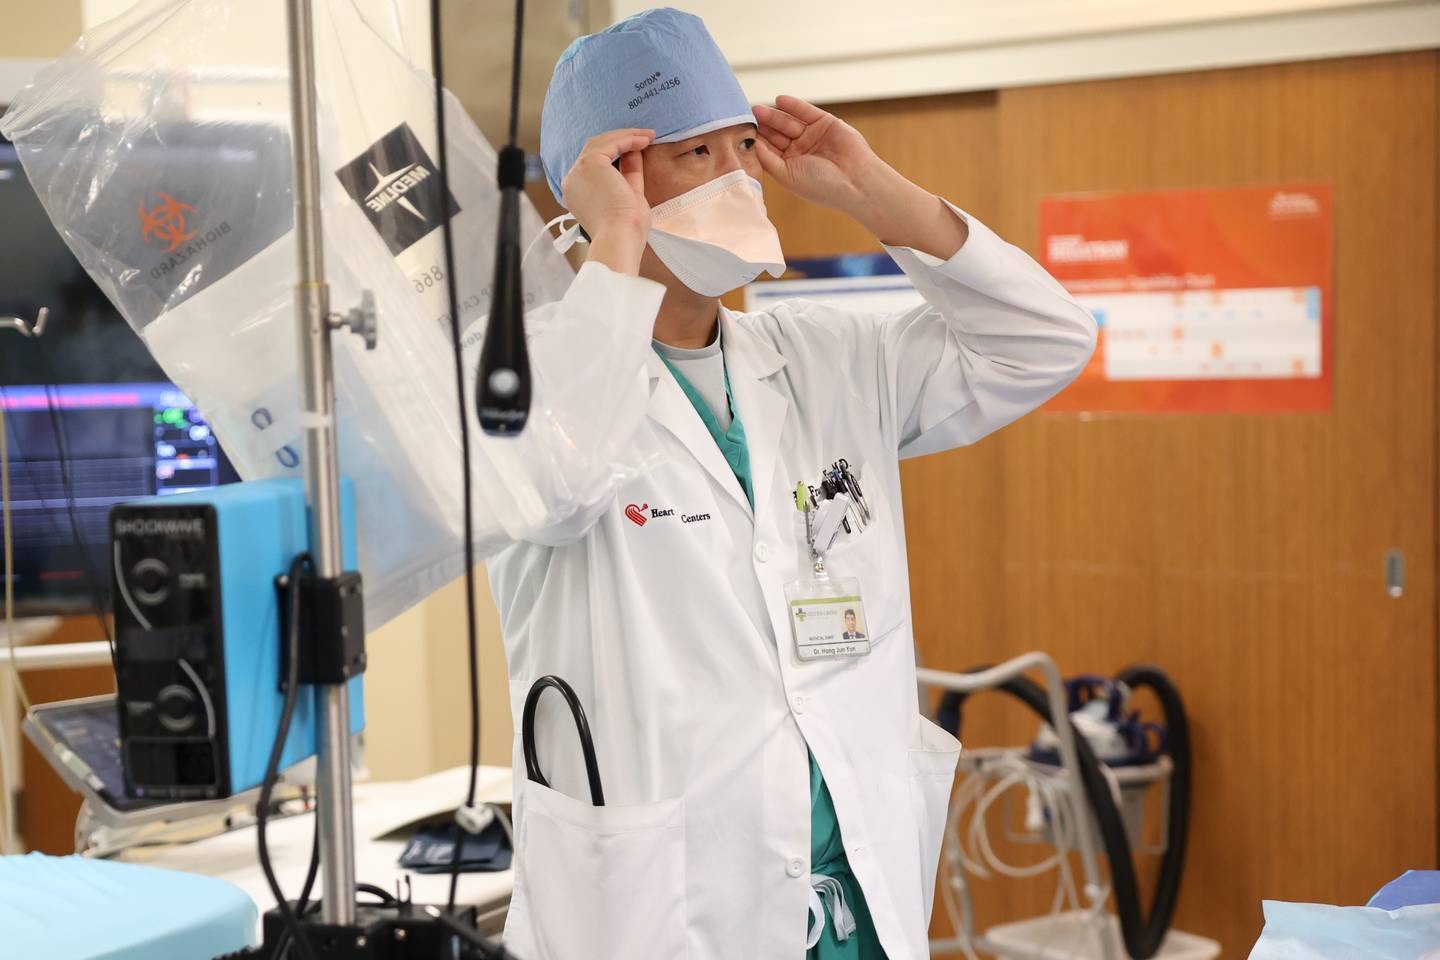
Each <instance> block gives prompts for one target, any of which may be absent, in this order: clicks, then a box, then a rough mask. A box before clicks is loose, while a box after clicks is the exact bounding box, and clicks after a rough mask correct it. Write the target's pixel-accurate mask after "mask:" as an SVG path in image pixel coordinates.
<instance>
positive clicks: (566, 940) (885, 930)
mask: <svg viewBox="0 0 1440 960" xmlns="http://www.w3.org/2000/svg"><path fill="white" fill-rule="evenodd" d="M958 212H959V211H958V210H957V213H958ZM967 219H968V221H969V224H970V236H969V240H968V241H967V242H966V244H965V245H964V247H963V248H962V249H961V250H960V251H959V252H958V253H957V254H956V255H955V256H954V257H952V258H951V259H950V260H949V261H941V260H939V259H938V258H935V257H931V256H929V255H927V254H924V253H921V252H918V251H914V250H910V249H892V250H890V251H889V252H890V254H891V256H893V257H894V258H895V260H896V262H897V263H899V265H900V266H901V268H902V269H903V270H904V271H905V273H906V274H907V275H908V276H909V278H910V279H911V280H912V281H913V282H914V284H915V286H916V288H917V289H918V290H919V291H920V293H921V294H922V295H923V296H924V298H925V300H926V305H925V306H922V307H918V308H916V309H914V310H912V311H910V312H908V313H906V314H904V315H899V316H876V315H857V314H852V313H847V312H844V311H841V310H837V309H833V308H829V307H824V306H820V305H818V304H813V303H805V302H792V303H784V304H780V305H778V306H776V307H775V309H774V310H773V312H767V313H754V314H736V313H733V312H730V311H724V312H723V313H722V316H721V333H722V336H723V344H724V352H725V361H726V365H727V368H728V370H729V375H730V383H731V387H732V391H733V395H734V402H735V405H736V408H737V412H738V415H739V417H740V419H741V421H742V422H743V423H744V427H745V434H746V437H747V440H748V444H749V451H750V462H751V470H752V474H753V478H754V486H755V510H754V513H753V515H752V512H751V509H750V506H749V505H748V503H747V502H746V498H745V495H744V493H743V491H742V490H741V488H740V486H739V484H737V483H736V480H735V477H734V475H733V474H732V472H731V470H730V467H729V466H728V465H727V464H726V462H725V460H724V459H723V458H722V456H721V454H720V452H719V450H718V449H717V448H716V445H715V442H714V441H713V440H712V439H711V437H710V435H709V433H708V432H707V431H706V429H705V427H704V425H703V424H702V423H701V421H700V418H699V417H698V416H697V415H696V413H695V411H694V409H693V408H692V406H691V404H690V401H689V400H688V399H687V398H686V396H685V394H684V393H683V392H682V391H681V389H680V387H679V386H678V385H677V384H676V382H675V380H674V378H673V377H672V376H671V375H670V374H669V372H668V371H667V370H666V368H665V366H664V364H663V363H662V362H661V361H660V360H659V358H658V357H656V356H655V355H654V353H653V351H652V350H651V348H650V331H651V327H652V324H653V321H654V317H655V312H656V310H657V309H658V307H659V303H660V299H661V292H662V291H661V288H660V287H659V286H658V285H657V284H654V283H651V282H649V281H645V280H640V279H636V278H633V277H627V276H621V275H617V274H615V273H613V272H611V271H610V270H608V269H607V268H605V267H604V266H601V265H599V264H587V265H585V266H584V267H583V268H582V269H581V270H580V272H579V274H578V276H577V277H576V279H575V282H574V285H573V286H572V287H571V289H570V290H569V292H568V294H567V295H566V297H565V299H564V300H563V301H561V302H560V303H558V304H552V305H550V306H547V307H545V308H542V310H541V311H539V312H538V314H539V315H538V316H536V318H535V322H534V323H533V324H532V331H534V335H535V336H537V337H549V336H561V337H563V336H565V335H566V334H565V330H566V329H567V328H569V329H572V330H583V329H584V328H585V326H586V325H588V324H596V323H604V324H615V325H624V329H625V330H626V333H625V336H624V337H622V338H617V340H616V345H615V347H614V349H613V351H612V353H611V355H606V356H583V357H575V358H574V362H576V363H583V364H591V363H598V364H605V365H606V366H607V367H608V368H609V369H611V370H613V371H614V377H613V380H611V381H610V388H611V389H613V390H614V391H617V395H618V394H619V393H620V392H625V391H644V394H643V398H644V399H645V400H646V402H645V403H643V404H630V403H624V402H619V401H618V400H617V399H616V398H597V402H600V403H604V404H605V405H607V406H612V407H614V408H616V409H629V408H635V409H637V410H642V411H643V413H640V414H637V416H636V417H635V418H634V419H633V421H627V422H618V423H615V424H614V425H613V426H614V429H615V430H616V431H626V432H628V433H629V434H630V435H632V436H633V442H634V443H635V444H637V445H639V447H641V448H643V449H645V450H646V451H647V453H646V463H647V464H648V465H649V466H648V469H647V470H646V471H645V472H644V473H643V475H639V476H635V477H633V478H632V479H628V480H623V481H620V482H618V483H611V484H608V485H601V486H602V487H604V493H603V494H602V495H601V496H598V497H595V498H593V500H592V501H591V502H586V503H581V504H576V503H563V504H554V505H553V507H554V510H553V516H554V517H556V520H555V522H554V523H553V524H548V525H542V526H541V527H540V528H537V529H535V530H534V531H533V532H532V533H531V534H529V535H528V536H527V539H526V540H524V541H521V542H516V543H514V544H512V545H510V546H507V547H505V548H504V549H503V550H502V551H501V552H500V553H498V554H497V555H496V556H494V557H493V558H492V559H491V560H490V564H489V570H490V580H491V585H492V588H493V591H494V594H495V599H496V603H497V605H498V607H499V610H500V615H501V621H502V626H503V630H504V634H505V642H506V650H507V655H508V660H509V671H510V698H511V704H512V707H513V709H514V713H515V729H516V745H515V773H516V787H515V799H516V808H515V814H516V829H517V837H516V840H517V846H518V848H519V849H518V856H517V860H516V877H515V893H514V899H513V901H512V904H511V908H510V914H509V919H508V922H507V925H506V943H507V946H508V947H509V948H510V949H511V950H513V951H514V952H515V954H516V955H517V956H518V957H520V958H521V960H589V958H596V960H641V958H656V960H661V958H663V960H678V958H689V960H721V958H725V960H736V958H747V960H800V958H802V957H803V956H804V954H805V936H806V927H807V923H808V909H807V905H808V897H809V890H810V885H809V875H810V862H809V855H810V793H809V782H808V765H807V762H806V745H807V744H808V745H809V747H810V749H811V750H812V751H813V752H814V754H815V757H816V759H817V761H818V762H819V764H820V768H821V770H822V771H823V774H824V777H825V780H826V783H827V784H828V785H829V788H830V792H831V794H832V796H833V797H834V802H835V808H836V811H837V813H838V816H839V820H840V825H841V832H842V834H843V836H844V840H845V848H846V851H847V853H848V856H849V860H850V864H851V867H852V869H853V870H854V873H855V875H856V877H857V878H858V880H859V882H860V884H861V886H862V888H863V889H864V891H865V896H866V900H867V902H868V904H869V908H870V912H871V915H872V916H873V918H874V922H875V927H876V930H877V932H878V934H879V938H880V942H881V943H882V944H883V946H884V948H885V951H886V954H887V955H888V956H889V957H890V958H891V960H901V958H913V960H919V958H923V957H928V956H929V952H928V949H927V945H926V939H927V928H928V925H929V918H930V910H931V905H932V903H933V899H934V877H935V873H936V866H937V862H938V858H939V854H940V845H941V835H942V830H943V826H944V821H945V813H946V807H947V804H948V800H949V795H950V788H951V784H952V780H953V776H954V770H955V765H956V761H957V758H958V756H959V750H960V745H959V744H958V743H957V742H956V741H955V740H954V738H952V737H950V736H949V735H948V734H946V733H944V732H943V731H942V730H940V729H939V728H938V727H936V726H935V725H933V724H932V723H930V722H929V721H928V720H926V719H924V718H923V717H921V715H920V713H919V708H918V698H917V693H916V680H915V652H914V646H913V638H912V635H911V628H910V595H909V577H908V574H907V570H906V555H905V532H904V525H903V522H902V517H901V503H900V471H899V460H900V458H901V457H906V456H916V455H919V454H924V453H933V452H935V451H939V450H947V449H950V448H952V447H957V446H961V445H963V444H967V443H972V442H974V441H975V440H978V439H979V438H981V437H982V436H984V435H986V434H988V433H990V432H991V431H993V430H995V429H997V428H999V427H1001V426H1004V425H1005V424H1007V423H1009V422H1011V421H1012V420H1015V419H1016V418H1017V417H1019V416H1021V415H1022V414H1024V413H1026V412H1028V411H1030V410H1032V409H1034V408H1035V407H1037V406H1039V405H1040V404H1041V403H1043V402H1044V401H1045V400H1046V399H1048V398H1049V397H1051V396H1053V395H1054V394H1055V393H1056V392H1057V391H1059V390H1060V389H1061V388H1062V387H1063V386H1065V384H1067V383H1069V382H1070V380H1071V379H1072V378H1074V377H1075V375H1076V374H1077V373H1078V372H1079V371H1080V369H1081V368H1082V367H1083V366H1084V365H1085V362H1086V360H1087V359H1088V358H1089V356H1090V354H1091V351H1092V350H1093V348H1094V343H1095V333H1096V331H1095V324H1094V321H1093V320H1092V319H1091V317H1090V316H1089V315H1088V314H1087V313H1086V312H1085V311H1084V310H1082V309H1081V308H1080V307H1079V306H1077V305H1076V304H1075V303H1074V302H1073V301H1072V300H1071V299H1070V298H1069V297H1068V296H1067V295H1066V293H1065V292H1064V290H1063V289H1062V288H1061V287H1060V286H1059V284H1057V283H1056V282H1055V281H1054V280H1052V279H1051V278H1050V277H1049V276H1048V275H1047V274H1046V273H1045V272H1044V271H1043V270H1041V269H1040V267H1039V266H1038V265H1036V264H1035V263H1034V262H1033V261H1032V260H1031V259H1030V258H1029V257H1027V256H1026V255H1025V254H1024V253H1023V252H1021V251H1020V250H1019V249H1017V248H1015V247H1012V246H1010V245H1008V244H1006V243H1005V242H1003V241H1002V240H1000V239H999V238H998V237H996V236H995V234H993V233H992V232H991V231H990V230H989V229H988V228H986V227H985V226H984V225H983V224H981V223H980V222H979V221H977V220H975V219H973V218H969V217H967ZM532 353H533V351H532ZM547 374H548V375H551V376H557V375H558V376H563V371H558V370H557V371H547ZM582 439H583V438H582ZM582 446H583V445H582ZM575 449H576V450H579V449H581V447H579V446H577V447H576V448H575ZM576 455H577V456H579V454H578V453H577V454H576ZM840 457H844V458H846V459H847V460H849V462H850V463H851V464H852V466H859V468H860V478H861V484H862V489H863V491H864V493H865V495H866V497H867V499H868V500H869V504H870V509H871V511H872V514H873V519H872V522H871V524H870V526H869V527H868V528H867V529H866V530H865V531H864V533H862V534H860V535H859V536H857V537H854V538H852V539H849V540H847V541H842V542H841V543H839V544H838V545H837V546H836V547H835V548H834V549H833V550H832V552H831V555H830V558H829V568H830V570H831V572H832V573H834V574H837V575H854V576H858V577H859V579H860V581H861V588H862V590H863V596H864V603H865V610H866V614H867V619H868V628H869V629H868V630H867V633H868V634H869V636H870V639H871V641H872V645H873V649H872V652H871V653H870V655H869V656H867V657H863V658H859V659H852V660H838V661H837V660H826V661H818V662H817V661H811V662H807V663H801V662H800V661H799V660H798V659H797V658H796V656H795V653H794V644H793V641H792V639H791V632H790V627H789V622H788V620H787V606H786V600H785V595H784V586H785V583H786V582H787V581H789V580H791V579H793V578H795V577H796V576H797V571H799V570H801V569H804V567H802V564H801V560H802V554H801V550H800V544H799V542H798V540H797V538H796V536H795V532H794V531H795V526H794V517H795V512H796V511H795V507H794V502H793V498H792V491H793V490H794V487H795V484H796V482H797V481H800V480H805V481H806V482H808V483H814V482H815V479H816V478H817V477H818V475H819V472H820V470H821V468H822V467H824V466H826V465H828V464H830V463H831V462H832V461H834V460H836V459H838V458H840ZM595 469H603V467H598V466H597V467H595ZM631 505H634V507H635V510H633V511H632V513H635V512H643V515H644V516H645V518H646V522H645V523H644V524H643V525H641V524H639V523H636V522H635V521H634V520H632V519H630V518H629V517H627V513H626V510H627V507H630V506H631ZM655 511H673V513H668V514H665V513H662V514H661V515H658V516H657V515H655ZM551 673H553V674H557V675H559V676H560V677H563V678H564V679H565V680H567V681H568V682H569V683H570V684H571V685H572V686H573V687H574V688H575V690H576V691H577V692H578V694H579V696H580V699H581V701H582V702H583V704H584V707H585V710H586V711H587V713H588V715H589V722H590V726H591V729H592V731H593V733H594V741H595V747H596V752H597V755H598V759H599V766H600V771H601V776H602V778H603V782H604V791H605V799H606V801H607V805H606V806H604V807H594V806H592V805H591V804H590V802H589V797H588V791H587V788H586V780H585V776H584V772H583V771H584V767H583V763H582V760H581V755H580V752H579V748H578V744H577V739H576V735H575V732H574V727H573V725H572V723H571V721H570V719H569V715H568V713H567V712H566V711H565V709H564V707H563V704H562V702H561V699H560V698H559V697H558V696H556V695H555V694H554V693H553V692H552V693H548V694H546V696H545V698H544V699H542V701H541V703H542V707H541V710H540V711H539V722H538V724H537V750H538V754H539V759H540V765H541V768H542V771H543V773H544V774H545V775H546V776H547V778H548V779H549V780H550V782H551V785H552V787H553V789H547V788H544V787H541V786H539V785H538V784H536V783H531V782H527V780H526V777H525V767H524V763H523V760H522V759H521V753H520V744H519V732H520V713H521V708H522V706H523V704H524V701H525V696H526V693H527V692H528V690H529V688H530V685H531V684H532V683H533V682H534V681H535V680H536V679H537V678H538V677H541V676H543V675H545V674H551Z"/></svg>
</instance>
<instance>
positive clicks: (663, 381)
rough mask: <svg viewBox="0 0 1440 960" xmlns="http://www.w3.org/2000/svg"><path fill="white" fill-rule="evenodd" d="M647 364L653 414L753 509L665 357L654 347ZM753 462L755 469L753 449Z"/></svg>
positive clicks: (729, 491) (743, 504)
mask: <svg viewBox="0 0 1440 960" xmlns="http://www.w3.org/2000/svg"><path fill="white" fill-rule="evenodd" d="M646 368H647V372H648V373H649V375H650V406H649V410H648V413H649V415H650V418H651V419H652V420H654V421H655V422H656V423H658V424H660V425H661V426H662V427H664V428H665V429H666V430H669V431H670V432H671V433H673V434H674V435H675V438H676V439H678V440H679V441H680V442H681V443H683V444H684V445H685V449H686V450H689V451H690V454H691V456H693V457H694V458H695V459H696V460H698V461H700V465H701V466H702V467H704V468H705V469H706V471H708V472H709V474H710V476H711V477H713V478H714V479H715V482H716V483H717V484H719V485H720V489H722V490H724V491H725V492H726V493H727V494H729V495H730V496H731V497H733V498H734V499H735V500H736V502H738V503H739V504H740V506H741V507H743V508H744V509H745V511H746V512H747V513H749V512H750V503H749V501H747V500H746V499H745V491H744V490H742V489H741V488H740V481H738V480H736V479H735V472H734V471H733V470H731V469H730V464H728V463H726V462H725V457H724V455H723V454H722V453H721V452H720V448H719V447H717V446H716V445H715V440H714V438H713V437H711V436H710V431H709V430H707V429H706V428H705V424H704V423H703V422H702V421H701V419H700V415H699V414H698V413H696V412H695V407H694V405H693V404H691V403H690V398H689V397H687V396H685V391H684V390H681V389H680V385H679V384H678V383H676V382H675V378H674V377H673V376H671V375H670V371H669V370H667V369H666V368H665V361H663V360H661V359H660V357H659V356H658V355H657V354H656V353H655V352H654V351H653V350H652V351H651V353H650V358H649V360H648V361H647V363H646ZM732 385H733V384H732ZM737 403H738V401H737ZM749 429H750V428H749V424H746V427H745V430H746V436H747V438H748V436H749ZM751 466H752V469H753V467H754V453H753V452H752V453H751Z"/></svg>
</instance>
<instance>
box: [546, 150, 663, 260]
mask: <svg viewBox="0 0 1440 960" xmlns="http://www.w3.org/2000/svg"><path fill="white" fill-rule="evenodd" d="M654 139H655V131H654V130H611V131H610V132H609V133H602V134H600V135H599V136H597V137H592V138H591V139H590V140H589V141H588V142H587V143H586V144H585V148H584V149H583V150H581V151H580V156H579V157H578V158H577V159H576V161H575V163H574V165H573V166H572V167H571V168H570V172H569V173H567V174H565V179H564V180H563V181H562V182H561V184H560V192H561V193H562V194H563V195H564V198H565V206H566V208H568V209H569V211H570V212H571V213H573V214H574V215H575V219H577V220H579V221H580V225H581V226H582V227H584V228H585V232H586V233H588V234H589V235H590V255H589V257H588V258H587V259H590V260H596V261H598V262H600V263H603V264H605V265H606V266H608V267H609V268H610V269H612V270H614V271H615V272H616V273H628V274H632V275H634V274H637V273H638V272H639V270H640V257H641V255H643V254H644V252H645V238H646V236H647V235H648V234H649V232H650V204H648V203H647V202H646V201H645V167H644V163H643V161H642V160H641V158H640V151H641V150H643V149H645V148H646V147H648V146H649V145H650V142H651V141H653V140H654ZM617 157H618V158H619V160H620V165H619V168H618V169H617V168H616V166H615V160H616V158H617Z"/></svg>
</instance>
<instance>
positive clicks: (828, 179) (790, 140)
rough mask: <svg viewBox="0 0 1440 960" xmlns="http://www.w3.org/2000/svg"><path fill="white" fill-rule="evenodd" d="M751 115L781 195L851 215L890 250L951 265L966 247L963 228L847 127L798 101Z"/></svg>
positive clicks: (782, 101) (758, 108)
mask: <svg viewBox="0 0 1440 960" xmlns="http://www.w3.org/2000/svg"><path fill="white" fill-rule="evenodd" d="M754 109H755V119H756V120H758V121H759V127H760V136H759V138H758V139H757V140H756V142H755V147H756V151H757V152H758V153H759V155H760V165H761V166H762V167H764V168H765V172H766V173H768V174H769V175H770V176H772V177H774V178H775V180H776V182H777V183H779V184H780V185H781V186H782V187H784V188H785V189H786V190H789V191H790V192H791V193H793V194H795V195H796V196H797V197H800V198H801V199H802V200H809V201H810V202H811V203H818V204H820V205H821V206H824V207H832V208H834V209H836V210H839V211H841V212H843V213H846V214H848V215H850V216H851V217H853V218H855V219H856V220H858V221H859V222H860V223H861V224H862V225H863V226H864V227H865V228H866V229H867V230H869V231H870V232H871V233H873V234H875V236H877V237H879V238H880V240H881V242H883V243H887V244H890V245H891V246H901V247H913V248H915V249H917V250H923V251H925V252H926V253H929V254H931V255H933V256H937V257H940V258H941V259H944V260H948V259H949V258H950V257H952V256H954V255H955V252H956V251H958V250H959V249H960V248H961V247H962V246H963V245H964V243H965V239H966V238H967V237H968V236H969V235H970V230H969V227H968V225H967V224H966V223H965V221H964V220H963V219H961V218H960V217H958V216H956V215H955V213H953V212H952V211H951V210H950V208H949V207H948V206H946V205H945V204H944V203H943V202H942V201H941V200H940V199H939V198H937V197H936V196H934V195H933V194H931V193H929V192H927V191H925V190H922V189H920V188H919V187H917V186H916V185H915V184H913V183H911V182H910V181H909V180H907V179H905V178H904V177H903V176H901V175H900V174H899V173H897V172H896V171H895V169H894V168H893V167H891V166H890V165H889V164H887V163H886V162H885V161H883V160H881V159H880V158H879V157H878V156H876V154H875V151H874V150H871V149H870V145H869V144H868V143H866V142H865V138H864V137H863V136H861V135H860V132H859V131H858V130H856V129H855V128H854V127H852V126H850V124H848V123H846V122H845V121H844V120H841V119H840V118H839V117H837V116H835V115H834V114H831V113H826V112H825V111H824V110H821V109H820V108H819V107H817V106H815V105H814V104H810V103H806V102H805V101H804V100H801V99H799V98H798V97H786V96H782V97H779V98H777V99H776V101H775V106H773V107H770V106H766V105H764V104H756V105H755V108H754Z"/></svg>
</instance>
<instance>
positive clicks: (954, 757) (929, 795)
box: [910, 717, 960, 925]
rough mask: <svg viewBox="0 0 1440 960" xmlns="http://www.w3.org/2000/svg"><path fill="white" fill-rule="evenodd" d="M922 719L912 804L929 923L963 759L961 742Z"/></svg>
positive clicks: (914, 753) (913, 758)
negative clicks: (942, 849)
mask: <svg viewBox="0 0 1440 960" xmlns="http://www.w3.org/2000/svg"><path fill="white" fill-rule="evenodd" d="M919 721H920V729H919V732H918V733H917V734H916V742H915V743H914V744H912V745H911V747H910V803H911V806H912V808H913V809H914V811H915V828H916V838H917V840H918V842H919V845H920V876H921V879H922V882H923V883H924V896H925V899H924V903H925V923H926V924H927V925H928V924H929V923H930V911H931V908H932V907H933V906H934V904H935V874H936V872H937V870H938V869H939V866H940V848H941V846H942V844H943V843H944V839H945V822H946V820H947V819H948V817H949V816H950V793H951V790H952V789H953V787H954V785H955V766H956V764H957V763H959V761H960V741H959V740H956V739H955V738H954V737H952V736H950V734H948V733H946V732H945V731H944V730H942V729H940V728H939V727H937V726H936V725H935V724H933V723H931V722H930V721H929V720H927V719H926V718H925V717H920V718H919Z"/></svg>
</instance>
